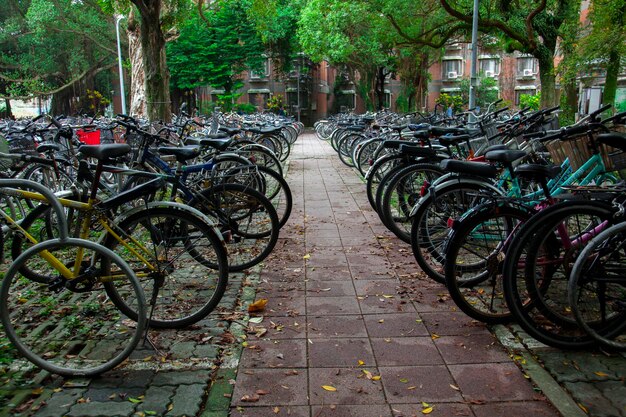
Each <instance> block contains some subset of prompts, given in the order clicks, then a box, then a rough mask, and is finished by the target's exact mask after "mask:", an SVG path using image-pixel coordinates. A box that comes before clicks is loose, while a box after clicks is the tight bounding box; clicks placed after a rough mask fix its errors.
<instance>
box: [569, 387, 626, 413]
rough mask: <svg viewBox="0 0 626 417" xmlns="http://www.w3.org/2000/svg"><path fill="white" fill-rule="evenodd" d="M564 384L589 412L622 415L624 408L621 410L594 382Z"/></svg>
mask: <svg viewBox="0 0 626 417" xmlns="http://www.w3.org/2000/svg"><path fill="white" fill-rule="evenodd" d="M563 386H564V387H565V389H567V390H568V391H569V392H570V393H572V396H573V397H574V398H575V400H576V402H578V404H580V405H582V406H583V407H584V408H585V409H586V410H587V411H588V414H590V415H592V416H596V417H609V416H620V415H624V414H626V413H623V412H622V411H624V410H619V409H618V408H617V407H615V405H613V404H612V403H611V401H609V399H608V398H607V397H605V396H604V395H603V394H602V392H601V391H600V390H599V389H598V388H597V387H596V386H595V384H593V383H589V382H564V383H563Z"/></svg>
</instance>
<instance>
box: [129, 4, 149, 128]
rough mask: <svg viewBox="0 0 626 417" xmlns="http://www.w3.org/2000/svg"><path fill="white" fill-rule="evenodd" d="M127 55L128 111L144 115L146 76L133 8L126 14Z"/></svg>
mask: <svg viewBox="0 0 626 417" xmlns="http://www.w3.org/2000/svg"><path fill="white" fill-rule="evenodd" d="M126 33H127V34H128V55H129V58H130V68H131V72H130V112H129V114H132V115H134V116H138V117H146V115H147V110H146V76H145V73H144V69H143V51H142V49H141V28H140V25H139V22H138V21H137V18H136V16H135V12H134V9H132V8H131V12H130V14H129V15H128V31H127V32H126Z"/></svg>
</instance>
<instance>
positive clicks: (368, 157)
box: [352, 137, 383, 177]
mask: <svg viewBox="0 0 626 417" xmlns="http://www.w3.org/2000/svg"><path fill="white" fill-rule="evenodd" d="M382 143H383V139H381V138H379V137H375V138H373V139H369V140H367V141H365V142H362V143H359V144H358V145H357V146H355V147H354V152H353V155H352V160H353V161H354V165H355V166H356V168H357V169H358V170H359V172H360V173H361V175H362V176H363V177H365V174H366V173H367V170H368V169H369V167H370V166H371V165H372V164H373V163H374V152H376V149H378V147H379V146H380V145H381V144H382Z"/></svg>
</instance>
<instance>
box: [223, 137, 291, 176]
mask: <svg viewBox="0 0 626 417" xmlns="http://www.w3.org/2000/svg"><path fill="white" fill-rule="evenodd" d="M234 152H236V153H237V154H239V155H241V156H243V157H245V158H248V159H249V160H250V161H251V162H252V163H254V164H256V165H259V166H264V167H266V168H268V169H272V170H274V171H276V172H278V174H280V176H281V177H284V173H283V166H282V164H281V163H280V161H279V160H278V157H277V156H276V155H275V154H274V152H272V151H271V150H270V149H269V148H267V147H265V146H263V145H259V144H258V143H254V144H246V145H243V146H239V147H238V148H237V149H236V150H235V151H234Z"/></svg>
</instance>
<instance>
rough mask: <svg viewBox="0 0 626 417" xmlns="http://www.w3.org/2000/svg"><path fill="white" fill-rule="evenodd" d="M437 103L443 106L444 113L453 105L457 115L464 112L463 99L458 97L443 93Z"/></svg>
mask: <svg viewBox="0 0 626 417" xmlns="http://www.w3.org/2000/svg"><path fill="white" fill-rule="evenodd" d="M435 103H437V104H440V105H442V106H443V111H444V112H445V111H446V109H447V108H448V107H450V105H452V108H453V109H454V112H455V113H456V112H460V111H463V97H461V96H458V95H450V94H446V93H441V94H439V97H437V100H435Z"/></svg>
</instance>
